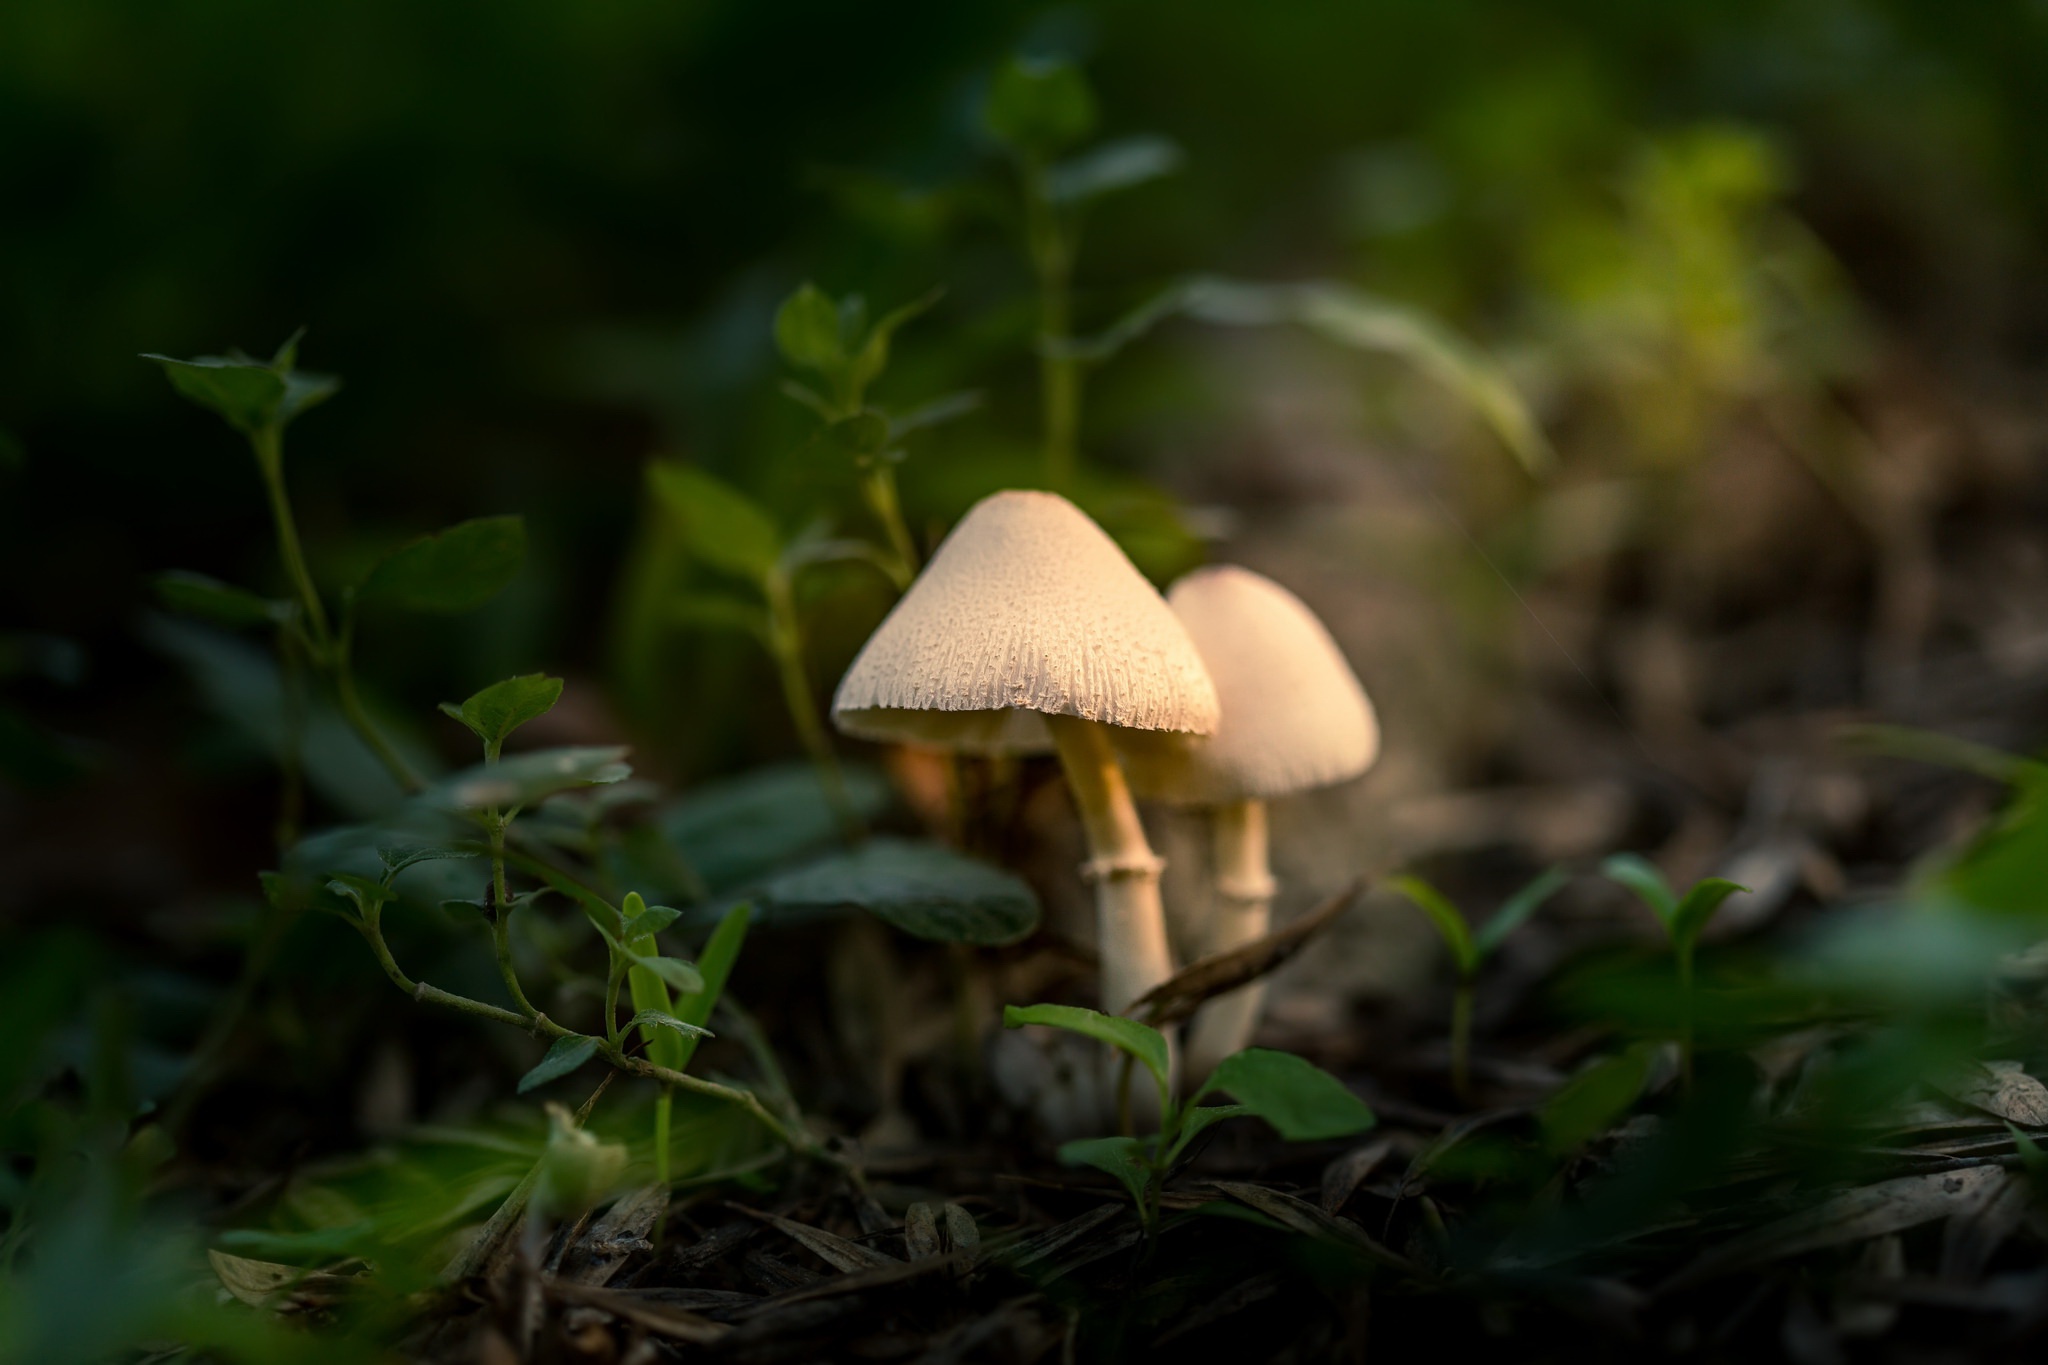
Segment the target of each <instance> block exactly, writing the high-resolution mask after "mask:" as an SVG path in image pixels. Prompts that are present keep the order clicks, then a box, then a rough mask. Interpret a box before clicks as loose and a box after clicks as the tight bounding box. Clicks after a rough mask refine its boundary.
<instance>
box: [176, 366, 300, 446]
mask: <svg viewBox="0 0 2048 1365" xmlns="http://www.w3.org/2000/svg"><path fill="white" fill-rule="evenodd" d="M143 359H144V360H154V361H155V362H156V363H157V364H159V365H161V366H163V367H164V374H165V375H166V376H167V377H168V378H169V379H170V381H171V386H172V387H173V388H175V389H177V391H178V392H179V393H181V394H183V395H184V396H185V397H186V398H188V399H190V400H191V401H193V402H194V403H197V404H198V405H199V406H200V407H202V408H207V409H209V410H211V411H213V412H216V413H218V414H220V416H221V417H223V418H225V419H226V420H227V423H228V425H229V426H231V427H233V428H234V429H235V430H237V431H239V432H243V433H245V434H246V433H252V432H256V431H260V430H262V429H263V428H264V427H266V426H268V425H270V423H271V421H272V420H273V419H275V417H276V416H277V414H278V411H279V410H280V409H281V408H282V407H283V405H284V398H285V381H284V376H283V375H280V374H278V373H277V372H276V371H274V370H272V369H271V368H270V367H269V366H268V365H264V364H261V363H260V362H257V361H254V360H250V359H248V358H247V357H246V356H244V357H240V358H236V357H232V356H217V355H203V356H199V357H197V358H196V359H192V360H174V359H172V358H171V357H170V356H167V355H145V356H144V357H143Z"/></svg>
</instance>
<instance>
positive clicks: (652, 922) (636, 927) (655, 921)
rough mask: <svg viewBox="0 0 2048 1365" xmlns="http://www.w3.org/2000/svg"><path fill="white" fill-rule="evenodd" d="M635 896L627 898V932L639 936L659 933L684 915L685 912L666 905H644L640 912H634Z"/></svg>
mask: <svg viewBox="0 0 2048 1365" xmlns="http://www.w3.org/2000/svg"><path fill="white" fill-rule="evenodd" d="M635 899H637V898H636V897H633V896H628V897H627V898H626V907H625V908H626V933H627V935H628V936H629V937H633V938H638V937H639V936H640V935H642V934H658V933H660V932H661V931H662V930H664V929H666V928H668V927H669V926H670V925H671V924H674V923H675V922H676V921H677V920H679V919H681V918H682V917H683V912H682V911H680V910H677V909H674V908H672V907H670V906H666V905H646V906H643V907H642V909H641V911H640V913H639V914H637V915H636V914H634V913H632V908H633V901H634V900H635Z"/></svg>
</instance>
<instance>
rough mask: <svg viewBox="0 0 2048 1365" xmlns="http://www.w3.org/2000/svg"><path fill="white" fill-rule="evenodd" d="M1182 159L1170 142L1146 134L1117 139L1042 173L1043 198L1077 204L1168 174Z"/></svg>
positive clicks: (1177, 166) (1178, 165) (1178, 167)
mask: <svg viewBox="0 0 2048 1365" xmlns="http://www.w3.org/2000/svg"><path fill="white" fill-rule="evenodd" d="M1184 159H1185V158H1183V157H1182V155H1181V150H1180V148H1179V146H1177V145H1176V144H1175V143H1174V142H1173V141H1172V140H1170V139H1168V138H1163V137H1158V136H1155V135H1153V134H1150V133H1141V134H1139V135H1137V136H1135V137H1124V138H1118V139H1117V140H1116V141H1114V142H1105V143H1103V144H1102V145H1101V146H1099V147H1093V148H1090V149H1089V150H1088V151H1085V152H1083V153H1081V154H1080V155H1079V156H1077V157H1074V158H1073V159H1072V160H1069V161H1062V162H1061V163H1060V164H1059V165H1057V166H1054V167H1053V168H1052V169H1051V170H1049V171H1047V172H1046V177H1045V180H1046V185H1045V191H1046V197H1047V198H1049V199H1051V200H1052V201H1053V202H1054V203H1055V204H1078V203H1083V202H1085V201H1087V200H1089V199H1094V198H1096V197H1098V196H1100V195H1105V194H1109V193H1112V192H1113V191H1116V190H1126V189H1130V188H1131V187H1132V186H1134V185H1142V184H1144V183H1145V182H1146V181H1148V180H1157V179H1159V178H1160V177H1161V176H1166V175H1171V174H1173V173H1174V172H1175V171H1177V170H1179V169H1180V165H1181V162H1182V161H1183V160H1184Z"/></svg>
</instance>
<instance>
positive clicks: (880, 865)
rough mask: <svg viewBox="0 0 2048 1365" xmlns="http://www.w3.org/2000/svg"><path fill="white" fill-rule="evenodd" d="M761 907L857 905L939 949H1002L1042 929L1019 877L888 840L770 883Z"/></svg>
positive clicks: (938, 848) (939, 850)
mask: <svg viewBox="0 0 2048 1365" xmlns="http://www.w3.org/2000/svg"><path fill="white" fill-rule="evenodd" d="M759 900H760V903H761V904H762V905H763V906H764V907H766V908H768V909H771V910H777V909H791V910H798V911H804V910H809V911H819V910H831V909H836V908H838V907H840V906H854V907H856V908H858V909H861V910H865V911H867V912H868V913H869V914H871V915H873V916H875V917H876V918H877V919H880V920H883V921H885V922H886V923H889V924H892V925H894V926H895V927H896V928H898V929H901V930H902V931H903V932H904V933H906V934H910V935H912V936H914V937H917V938H923V939H932V940H935V941H937V942H940V943H973V944H977V945H981V946H985V947H998V946H1001V945H1003V944H1006V943H1015V942H1016V941H1017V940H1019V939H1021V938H1023V937H1024V936H1025V935H1026V934H1029V933H1030V932H1031V931H1032V930H1033V929H1035V928H1036V927H1037V926H1038V897H1037V895H1036V894H1035V893H1034V892H1033V891H1032V890H1031V888H1030V886H1028V885H1027V884H1026V883H1025V882H1024V881H1023V880H1021V879H1020V878H1018V877H1015V876H1013V875H1011V874H1010V873H1008V872H1004V871H1003V870H1001V869H1000V868H995V867H990V866H989V865H988V864H986V863H981V862H977V861H975V860H974V859H972V858H969V857H967V856H966V855H965V854H961V853H956V852H954V851H953V850H952V849H950V848H947V847H945V846H944V845H941V844H927V843H912V842H910V841H908V840H904V839H891V838H887V837H877V838H873V839H869V840H868V841H867V842H866V843H864V844H862V845H861V846H860V847H859V848H856V849H850V850H847V851H846V852H843V853H835V854H833V855H831V856H829V857H827V858H825V859H823V860H821V861H819V862H815V863H812V864H810V865H809V866H808V867H800V868H797V869H796V870H795V871H793V872H785V873H782V874H780V875H778V876H775V877H771V878H769V879H768V881H767V882H765V883H764V884H763V885H762V886H761V888H760V893H759Z"/></svg>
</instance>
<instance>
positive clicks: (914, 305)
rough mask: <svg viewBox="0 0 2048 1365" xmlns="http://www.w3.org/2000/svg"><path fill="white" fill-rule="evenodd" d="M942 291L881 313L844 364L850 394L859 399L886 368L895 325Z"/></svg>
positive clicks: (908, 317) (895, 329)
mask: <svg viewBox="0 0 2048 1365" xmlns="http://www.w3.org/2000/svg"><path fill="white" fill-rule="evenodd" d="M944 293H945V291H944V290H943V289H934V290H932V291H931V292H930V293H928V294H926V295H924V297H922V298H917V299H912V300H911V301H910V302H909V303H906V304H904V305H903V306H902V307H900V308H897V309H894V310H892V311H890V312H888V313H885V314H883V316H882V319H881V321H879V322H877V323H876V324H875V325H874V328H873V330H871V331H870V332H869V333H868V334H867V339H866V340H865V341H863V342H861V346H860V350H859V351H857V352H855V354H854V356H853V359H852V361H851V362H850V363H849V364H848V365H847V369H846V381H845V385H846V389H847V392H848V395H849V396H850V397H851V398H853V399H854V400H855V401H858V400H859V397H860V395H862V394H863V393H865V392H866V391H867V387H868V385H870V384H872V383H874V381H875V380H876V378H877V377H879V376H880V375H881V373H882V371H883V370H886V369H887V368H889V345H890V342H891V340H892V339H893V338H894V337H895V335H896V331H897V329H898V328H900V327H902V326H903V324H904V323H906V322H909V321H910V320H911V319H912V318H914V317H916V316H918V315H919V314H920V313H923V312H924V311H925V310H927V309H929V308H930V307H931V306H932V305H933V304H935V303H937V302H938V301H939V299H940V297H941V296H942V295H943V294H944ZM885 429H886V424H885ZM880 448H881V447H880V445H879V444H877V445H876V446H875V449H877V450H879V449H880Z"/></svg>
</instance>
